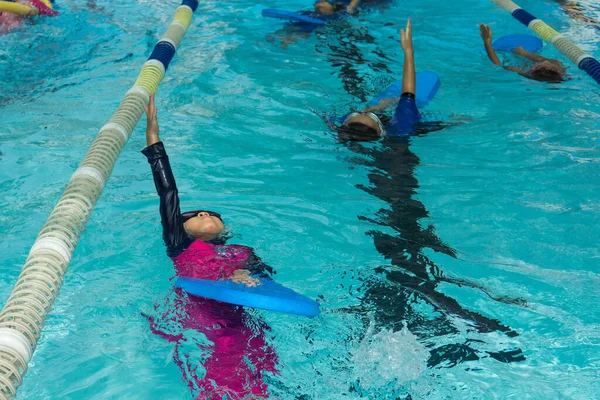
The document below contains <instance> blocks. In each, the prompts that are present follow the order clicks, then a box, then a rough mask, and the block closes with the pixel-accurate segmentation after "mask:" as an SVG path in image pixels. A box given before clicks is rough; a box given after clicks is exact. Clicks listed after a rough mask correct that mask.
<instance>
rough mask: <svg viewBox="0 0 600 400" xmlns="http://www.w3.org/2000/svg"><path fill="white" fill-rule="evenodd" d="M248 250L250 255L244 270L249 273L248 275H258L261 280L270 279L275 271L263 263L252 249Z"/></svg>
mask: <svg viewBox="0 0 600 400" xmlns="http://www.w3.org/2000/svg"><path fill="white" fill-rule="evenodd" d="M249 249H250V255H249V256H248V259H247V260H246V269H247V270H248V271H250V275H258V276H259V277H261V278H271V277H272V276H273V275H274V274H275V271H273V268H272V267H271V266H269V265H267V264H265V263H264V262H263V260H261V259H260V257H258V256H257V255H256V254H255V253H254V250H253V249H252V248H249Z"/></svg>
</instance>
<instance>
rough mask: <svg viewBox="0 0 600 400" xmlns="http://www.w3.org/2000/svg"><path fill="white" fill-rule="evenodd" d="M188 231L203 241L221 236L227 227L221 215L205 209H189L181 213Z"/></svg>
mask: <svg viewBox="0 0 600 400" xmlns="http://www.w3.org/2000/svg"><path fill="white" fill-rule="evenodd" d="M181 216H182V217H183V227H184V229H185V231H186V233H187V234H188V235H190V236H192V237H193V238H195V239H200V240H202V241H203V242H210V241H212V240H215V239H217V238H218V237H219V235H220V234H221V233H222V232H223V230H224V229H225V225H224V224H223V220H222V219H221V215H220V214H218V213H216V212H212V211H205V210H198V211H188V212H185V213H183V214H181Z"/></svg>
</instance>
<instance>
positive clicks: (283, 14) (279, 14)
mask: <svg viewBox="0 0 600 400" xmlns="http://www.w3.org/2000/svg"><path fill="white" fill-rule="evenodd" d="M262 16H263V17H267V18H277V19H283V20H285V21H290V22H301V23H305V24H313V25H323V24H325V23H326V21H324V20H321V19H317V18H312V17H310V16H308V15H304V14H301V13H298V12H292V11H286V10H278V9H275V8H266V9H264V10H262Z"/></svg>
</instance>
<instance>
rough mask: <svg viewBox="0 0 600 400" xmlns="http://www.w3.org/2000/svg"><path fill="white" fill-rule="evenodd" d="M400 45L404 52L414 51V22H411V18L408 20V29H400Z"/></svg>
mask: <svg viewBox="0 0 600 400" xmlns="http://www.w3.org/2000/svg"><path fill="white" fill-rule="evenodd" d="M400 45H401V46H402V50H404V52H407V51H412V50H413V44H412V23H411V22H410V18H409V19H408V21H406V29H401V30H400Z"/></svg>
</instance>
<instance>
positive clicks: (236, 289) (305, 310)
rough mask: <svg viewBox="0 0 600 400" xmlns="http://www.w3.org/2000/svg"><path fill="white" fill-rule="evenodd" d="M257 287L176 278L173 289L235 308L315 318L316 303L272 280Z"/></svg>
mask: <svg viewBox="0 0 600 400" xmlns="http://www.w3.org/2000/svg"><path fill="white" fill-rule="evenodd" d="M259 279H260V281H261V284H260V285H259V286H247V285H244V284H243V283H234V282H232V281H228V280H220V281H209V280H205V279H194V278H178V279H177V283H176V284H175V286H176V287H178V288H180V289H183V290H184V291H186V292H187V293H189V294H192V295H194V296H199V297H204V298H207V299H213V300H218V301H222V302H225V303H229V304H235V305H238V306H246V307H254V308H262V309H264V310H271V311H279V312H284V313H289V314H298V315H305V316H308V317H316V316H317V315H319V313H320V309H319V303H317V302H316V301H314V300H312V299H309V298H308V297H306V296H303V295H301V294H299V293H296V292H294V291H293V290H292V289H288V288H286V287H284V286H282V285H280V284H279V283H277V282H275V281H273V280H272V279H266V278H259Z"/></svg>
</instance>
